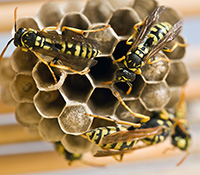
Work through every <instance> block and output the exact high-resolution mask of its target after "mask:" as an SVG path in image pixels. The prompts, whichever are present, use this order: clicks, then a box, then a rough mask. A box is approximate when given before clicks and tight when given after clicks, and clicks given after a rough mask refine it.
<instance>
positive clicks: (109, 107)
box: [88, 88, 118, 115]
mask: <svg viewBox="0 0 200 175" xmlns="http://www.w3.org/2000/svg"><path fill="white" fill-rule="evenodd" d="M117 103H118V100H117V98H115V97H114V96H113V94H112V92H111V90H110V89H106V88H96V89H95V90H94V91H93V93H92V95H91V97H90V99H89V101H88V107H89V108H90V109H91V111H92V112H93V113H95V114H97V115H112V114H113V111H114V109H115V106H116V105H117Z"/></svg>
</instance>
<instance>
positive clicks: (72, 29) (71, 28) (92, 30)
mask: <svg viewBox="0 0 200 175" xmlns="http://www.w3.org/2000/svg"><path fill="white" fill-rule="evenodd" d="M108 27H110V25H107V26H106V27H103V28H101V29H91V30H81V29H76V28H74V27H67V26H63V27H62V32H63V31H64V30H71V31H73V32H76V33H78V34H81V35H82V36H84V37H85V35H84V33H91V32H99V31H103V30H106V29H107V28H108Z"/></svg>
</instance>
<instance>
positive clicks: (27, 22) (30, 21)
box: [17, 17, 39, 30]
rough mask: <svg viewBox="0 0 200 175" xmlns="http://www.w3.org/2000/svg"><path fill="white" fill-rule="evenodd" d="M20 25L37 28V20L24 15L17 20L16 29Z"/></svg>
mask: <svg viewBox="0 0 200 175" xmlns="http://www.w3.org/2000/svg"><path fill="white" fill-rule="evenodd" d="M21 27H24V28H27V29H28V28H31V29H35V30H39V27H38V24H37V22H36V21H35V20H34V19H33V18H31V17H24V18H20V19H18V20H17V30H18V29H19V28H21Z"/></svg>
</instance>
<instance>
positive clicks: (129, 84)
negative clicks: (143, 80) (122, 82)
mask: <svg viewBox="0 0 200 175" xmlns="http://www.w3.org/2000/svg"><path fill="white" fill-rule="evenodd" d="M126 84H128V86H129V88H128V91H126V95H129V94H130V93H131V91H132V84H131V83H130V82H126Z"/></svg>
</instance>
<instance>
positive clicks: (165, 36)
mask: <svg viewBox="0 0 200 175" xmlns="http://www.w3.org/2000/svg"><path fill="white" fill-rule="evenodd" d="M164 10H165V6H159V7H157V8H156V9H155V10H154V11H153V12H152V13H151V14H150V15H149V16H147V17H146V18H145V19H144V21H142V22H140V23H137V24H136V25H135V26H134V29H135V32H134V33H133V34H132V35H131V36H130V37H129V38H128V40H127V41H126V44H127V45H131V47H130V49H129V50H128V52H127V53H126V55H124V56H122V57H121V58H119V59H117V60H115V61H113V63H117V62H122V63H123V67H120V68H119V70H118V71H117V72H116V77H115V80H113V81H109V82H104V84H110V83H117V82H125V83H127V85H128V86H129V89H128V90H127V92H126V94H127V95H128V94H130V92H131V90H132V83H131V82H133V81H134V80H135V78H136V74H141V67H142V66H144V64H146V63H147V62H148V64H152V63H155V62H158V61H160V60H165V61H169V60H167V59H165V58H159V59H156V60H152V59H151V57H152V56H153V55H155V54H156V53H157V52H159V51H160V50H163V51H166V52H172V51H173V50H174V49H175V48H176V47H177V46H180V47H186V45H185V44H182V43H178V42H175V43H174V45H173V46H172V48H167V47H166V45H167V44H168V43H171V42H172V41H173V40H174V39H175V38H176V37H177V35H178V34H179V33H180V31H181V29H182V20H179V21H178V22H177V23H176V24H174V25H173V26H172V25H171V24H169V23H168V22H158V23H156V22H157V21H158V19H159V17H160V15H161V14H162V13H163V11H164Z"/></svg>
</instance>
